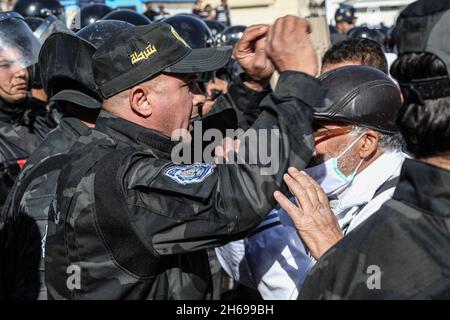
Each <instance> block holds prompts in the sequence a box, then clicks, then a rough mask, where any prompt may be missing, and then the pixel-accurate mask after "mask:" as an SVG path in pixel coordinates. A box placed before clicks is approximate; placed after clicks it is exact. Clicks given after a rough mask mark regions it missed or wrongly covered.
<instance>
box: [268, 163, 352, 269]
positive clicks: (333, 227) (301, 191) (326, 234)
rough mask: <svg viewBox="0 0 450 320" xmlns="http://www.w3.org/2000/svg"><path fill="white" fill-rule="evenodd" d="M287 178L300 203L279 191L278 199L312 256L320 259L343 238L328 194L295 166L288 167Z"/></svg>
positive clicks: (276, 195) (285, 178)
mask: <svg viewBox="0 0 450 320" xmlns="http://www.w3.org/2000/svg"><path fill="white" fill-rule="evenodd" d="M284 181H285V182H286V184H287V186H288V188H289V190H290V191H291V193H292V194H293V195H294V196H295V198H296V200H297V204H298V206H296V205H295V204H293V203H292V202H291V201H290V200H289V199H288V198H286V197H285V196H284V195H283V194H282V193H281V192H279V191H276V192H275V194H274V196H275V200H277V202H278V203H279V204H280V205H281V207H282V208H283V209H284V210H286V212H287V213H288V214H289V216H290V217H291V219H292V221H293V222H294V225H295V228H296V229H297V230H298V232H299V233H300V236H301V237H302V239H303V241H304V242H305V244H306V246H307V247H308V249H309V250H310V252H311V255H312V256H313V257H314V258H315V259H316V260H318V259H319V258H320V257H321V256H322V255H323V254H324V253H325V252H326V251H328V249H330V248H331V247H332V246H334V245H335V244H336V243H337V242H338V241H339V240H341V239H342V238H343V234H342V230H341V228H340V227H339V224H338V222H337V219H336V217H335V215H334V213H333V211H331V209H330V206H329V203H328V198H327V195H326V194H325V192H324V191H323V190H322V188H320V186H319V185H318V184H317V182H315V181H314V180H313V179H312V178H311V177H310V176H308V174H306V173H305V172H304V171H302V172H300V171H298V170H297V169H295V168H289V170H288V174H285V175H284Z"/></svg>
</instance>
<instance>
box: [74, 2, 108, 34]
mask: <svg viewBox="0 0 450 320" xmlns="http://www.w3.org/2000/svg"><path fill="white" fill-rule="evenodd" d="M111 11H113V9H112V8H111V7H108V6H106V5H104V4H91V5H88V6H86V7H84V8H83V9H81V12H80V15H81V28H84V27H85V26H87V25H89V24H93V23H95V22H96V21H97V20H100V19H102V18H103V17H104V16H106V15H107V14H108V13H110V12H111Z"/></svg>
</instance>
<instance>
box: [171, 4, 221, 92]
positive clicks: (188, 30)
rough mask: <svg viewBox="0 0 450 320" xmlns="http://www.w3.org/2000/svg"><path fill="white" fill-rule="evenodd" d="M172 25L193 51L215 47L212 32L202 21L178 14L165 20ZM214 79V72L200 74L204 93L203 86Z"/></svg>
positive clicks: (188, 15)
mask: <svg viewBox="0 0 450 320" xmlns="http://www.w3.org/2000/svg"><path fill="white" fill-rule="evenodd" d="M164 22H165V23H167V24H169V25H171V26H172V27H173V28H174V29H175V31H176V32H177V33H178V34H179V35H180V36H181V38H183V39H184V40H185V41H186V42H187V44H188V45H189V46H190V47H191V48H192V49H202V48H209V47H213V46H214V38H213V36H212V33H211V30H210V29H209V28H208V26H207V25H206V23H205V22H203V20H202V19H200V18H198V17H196V16H194V15H190V14H185V13H182V14H177V15H175V16H172V17H169V18H167V19H165V20H164ZM213 78H214V72H213V71H212V72H204V73H202V74H200V77H199V83H200V84H201V85H200V88H201V89H202V91H205V90H204V88H203V84H204V83H206V82H209V81H210V80H211V79H213Z"/></svg>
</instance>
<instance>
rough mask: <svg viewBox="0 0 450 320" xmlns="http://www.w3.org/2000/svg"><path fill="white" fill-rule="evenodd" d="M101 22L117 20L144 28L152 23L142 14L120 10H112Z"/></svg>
mask: <svg viewBox="0 0 450 320" xmlns="http://www.w3.org/2000/svg"><path fill="white" fill-rule="evenodd" d="M102 20H119V21H125V22H128V23H131V24H133V25H135V26H144V25H147V24H151V23H152V21H151V20H150V19H149V18H147V17H146V16H144V15H143V14H140V13H138V12H136V11H133V10H128V9H120V10H114V11H111V12H110V13H108V14H107V15H106V16H104V17H103V18H102Z"/></svg>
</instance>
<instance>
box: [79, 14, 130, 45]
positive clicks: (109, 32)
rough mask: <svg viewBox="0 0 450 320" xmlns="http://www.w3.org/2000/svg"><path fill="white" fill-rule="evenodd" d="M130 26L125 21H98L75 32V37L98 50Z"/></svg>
mask: <svg viewBox="0 0 450 320" xmlns="http://www.w3.org/2000/svg"><path fill="white" fill-rule="evenodd" d="M132 26H133V25H132V24H131V23H128V22H125V21H119V20H99V21H96V22H94V23H92V24H89V25H87V26H85V27H84V28H83V29H81V30H79V31H78V32H77V36H79V37H81V38H83V39H84V40H86V41H88V42H90V43H91V44H92V45H94V46H95V47H96V48H98V47H100V46H101V45H102V44H104V43H105V41H106V40H108V39H110V38H111V37H113V36H114V35H115V34H116V33H117V32H119V31H120V30H124V29H127V28H129V27H132Z"/></svg>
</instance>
